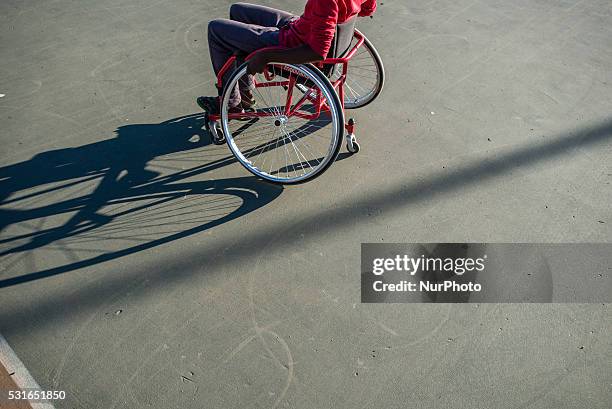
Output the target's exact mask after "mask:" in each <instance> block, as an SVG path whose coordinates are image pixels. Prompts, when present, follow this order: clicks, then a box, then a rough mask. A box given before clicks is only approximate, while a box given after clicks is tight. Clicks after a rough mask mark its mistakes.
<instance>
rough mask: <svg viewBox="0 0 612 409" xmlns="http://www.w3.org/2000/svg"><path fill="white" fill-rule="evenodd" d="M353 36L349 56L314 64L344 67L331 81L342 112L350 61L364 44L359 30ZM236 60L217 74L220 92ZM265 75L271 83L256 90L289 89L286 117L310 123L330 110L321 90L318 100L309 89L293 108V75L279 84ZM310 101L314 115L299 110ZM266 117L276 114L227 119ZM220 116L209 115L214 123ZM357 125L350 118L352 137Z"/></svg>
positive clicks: (347, 126) (246, 114) (237, 115)
mask: <svg viewBox="0 0 612 409" xmlns="http://www.w3.org/2000/svg"><path fill="white" fill-rule="evenodd" d="M353 37H354V38H355V39H356V40H357V42H356V43H355V45H354V46H352V47H351V49H350V50H349V51H348V53H347V54H346V55H345V56H344V57H342V58H327V59H325V60H323V61H317V62H316V63H314V64H313V65H314V66H316V67H317V68H319V69H322V68H323V67H324V66H325V65H336V64H339V65H342V73H341V74H340V76H339V77H338V78H337V79H335V80H333V81H330V82H331V84H332V87H333V89H334V91H335V92H337V94H338V97H339V98H340V101H341V104H342V109H343V110H344V83H345V81H346V76H347V72H348V65H349V61H350V60H351V58H352V57H353V56H354V55H355V53H356V52H357V50H358V49H359V47H361V46H362V45H363V43H364V41H365V36H364V35H363V34H362V33H360V32H359V31H358V30H355V31H354V33H353ZM278 49H283V47H266V48H263V49H260V50H257V51H254V52H252V53H251V54H249V55H248V56H247V57H246V58H245V61H249V60H250V59H251V58H252V57H253V55H255V54H256V53H258V52H260V51H264V50H278ZM236 58H237V57H236V56H232V57H231V58H230V59H229V60H227V62H226V63H225V64H224V65H223V67H222V68H221V70H220V71H219V73H218V74H217V88H218V89H223V77H224V76H225V74H226V73H227V72H228V71H229V70H230V69H231V68H232V67H233V65H234V63H235V62H236ZM272 65H273V63H272ZM285 69H286V68H285ZM264 76H265V78H266V80H268V82H265V83H258V82H255V87H257V88H260V87H274V86H284V87H287V89H288V92H287V101H286V104H285V112H284V114H285V115H286V116H287V117H291V116H297V117H300V118H304V119H307V120H315V119H317V118H318V117H319V116H320V114H321V112H327V111H329V110H330V109H329V106H328V105H327V102H326V101H325V100H324V99H323V98H322V96H321V93H320V92H318V91H317V92H316V97H315V96H313V95H312V92H311V91H313V89H310V90H308V91H307V92H305V93H304V96H303V97H302V98H301V99H300V100H298V101H297V102H296V103H295V105H293V89H294V86H295V83H296V81H297V79H296V77H295V76H294V75H291V74H290V75H289V78H288V79H284V80H280V81H273V79H274V77H273V75H272V74H270V72H269V71H268V69H267V68H266V69H265V70H264ZM307 101H308V102H310V103H312V105H313V106H314V107H315V108H316V110H315V112H314V113H305V112H300V111H299V109H300V108H301V107H302V106H303V105H304V104H305V103H306V102H307ZM266 116H274V114H273V113H270V112H244V113H228V119H248V118H256V117H266ZM220 117H221V115H214V114H211V115H210V116H209V119H210V120H212V121H218V120H219V119H220ZM354 126H355V124H354V121H353V120H352V119H349V121H348V122H347V123H346V124H344V127H345V129H346V131H347V132H348V133H349V134H353V128H354Z"/></svg>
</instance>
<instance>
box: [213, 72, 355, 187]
mask: <svg viewBox="0 0 612 409" xmlns="http://www.w3.org/2000/svg"><path fill="white" fill-rule="evenodd" d="M246 65H247V63H246V62H245V63H244V64H242V65H241V66H240V67H238V69H236V70H235V71H234V72H233V73H232V75H231V76H230V77H229V78H228V80H227V82H226V84H231V83H232V81H233V80H234V78H235V77H236V76H238V75H239V74H240V73H241V72H242V69H243V68H244V67H246ZM288 65H291V64H288ZM294 65H301V66H303V67H305V68H308V69H309V70H310V71H312V73H313V74H314V75H316V76H318V78H319V79H320V80H321V82H323V84H324V85H325V86H326V87H327V88H328V90H329V91H330V92H329V94H330V96H331V99H332V100H331V103H333V104H334V106H335V108H336V109H335V110H336V112H337V113H338V118H337V120H338V135H337V138H336V145H335V146H334V147H333V150H332V154H331V159H330V160H329V161H328V162H327V163H326V164H325V165H324V166H323V167H321V168H320V169H319V170H318V171H317V172H316V173H313V174H310V175H309V176H308V177H307V178H305V179H301V180H298V181H283V182H280V181H275V180H270V179H267V178H265V177H263V176H262V175H259V174H257V173H256V172H254V171H253V170H252V169H250V168H249V167H247V166H245V165H244V164H242V162H241V161H240V159H239V158H238V157H236V160H237V161H238V162H240V163H241V164H242V165H243V167H244V168H245V169H247V170H248V171H249V172H251V173H252V174H253V175H255V176H257V177H259V178H261V179H262V180H265V181H266V182H268V183H272V184H275V185H299V184H302V183H305V182H308V181H311V180H313V179H315V178H317V177H319V176H321V175H322V174H323V173H325V171H326V170H327V169H329V167H330V166H331V165H332V163H334V162H335V161H336V158H337V157H338V154H339V153H340V148H341V146H342V143H343V142H344V111H343V110H342V103H341V102H340V98H339V97H338V93H337V92H336V90H335V89H334V87H333V85H332V84H331V82H330V81H329V78H327V77H326V76H325V74H323V73H322V72H321V70H319V69H318V68H317V67H315V66H314V65H312V64H294ZM225 91H227V89H226V90H225ZM225 91H224V93H223V96H222V97H221V104H223V101H225ZM221 111H222V112H223V107H222V108H221ZM226 120H227V119H226V118H224V117H223V114H222V115H221V121H223V122H225V121H226ZM221 126H222V128H223V124H222V125H221ZM226 140H227V137H226ZM228 147H229V144H228ZM230 151H231V152H232V154H234V152H233V151H232V150H231V147H230ZM234 156H236V154H234Z"/></svg>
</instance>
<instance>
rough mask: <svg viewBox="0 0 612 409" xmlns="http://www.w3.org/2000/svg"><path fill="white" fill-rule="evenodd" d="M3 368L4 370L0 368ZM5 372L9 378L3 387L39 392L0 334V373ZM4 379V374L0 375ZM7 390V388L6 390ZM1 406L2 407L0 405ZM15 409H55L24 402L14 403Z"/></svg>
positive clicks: (46, 405)
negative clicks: (10, 386)
mask: <svg viewBox="0 0 612 409" xmlns="http://www.w3.org/2000/svg"><path fill="white" fill-rule="evenodd" d="M2 367H4V368H2ZM4 370H6V372H7V373H6V376H8V377H9V379H7V381H6V382H2V385H3V387H5V386H4V385H5V384H6V385H7V386H8V385H9V384H14V385H15V386H17V388H18V389H21V390H34V389H35V390H40V389H41V388H40V386H39V385H38V383H37V382H36V381H35V380H34V378H32V375H30V372H28V370H27V368H26V367H25V366H24V365H23V362H21V360H20V359H19V357H17V355H16V354H15V351H13V349H12V348H11V347H10V345H9V344H8V342H6V339H4V337H3V336H2V334H0V372H4ZM0 376H3V377H4V374H0ZM7 389H9V388H7ZM0 406H2V405H0ZM14 407H15V408H29V407H31V408H32V409H55V406H54V405H53V404H51V403H37V402H31V403H29V406H28V404H26V403H25V402H24V401H20V402H19V403H16V404H15V406H14Z"/></svg>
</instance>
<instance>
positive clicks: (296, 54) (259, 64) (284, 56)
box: [248, 45, 323, 74]
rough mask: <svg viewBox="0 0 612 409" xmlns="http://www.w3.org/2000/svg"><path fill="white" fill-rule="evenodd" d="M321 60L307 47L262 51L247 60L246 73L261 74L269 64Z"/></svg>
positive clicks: (304, 62) (319, 56)
mask: <svg viewBox="0 0 612 409" xmlns="http://www.w3.org/2000/svg"><path fill="white" fill-rule="evenodd" d="M321 60H323V57H322V56H321V55H319V54H317V53H316V52H314V51H313V50H312V48H310V46H308V45H302V46H299V47H295V48H287V49H279V50H264V51H260V52H258V53H255V54H254V55H253V57H252V58H251V59H250V60H249V62H248V71H249V73H250V74H255V73H256V72H263V70H264V68H265V67H266V65H267V64H268V63H271V62H280V63H285V64H306V63H311V62H316V61H321Z"/></svg>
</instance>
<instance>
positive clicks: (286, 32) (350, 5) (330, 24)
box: [279, 0, 376, 58]
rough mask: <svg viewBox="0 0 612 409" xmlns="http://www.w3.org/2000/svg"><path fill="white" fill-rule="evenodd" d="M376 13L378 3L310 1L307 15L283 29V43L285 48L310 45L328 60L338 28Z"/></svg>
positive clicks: (281, 34)
mask: <svg viewBox="0 0 612 409" xmlns="http://www.w3.org/2000/svg"><path fill="white" fill-rule="evenodd" d="M374 11H376V0H308V1H307V2H306V7H305V8H304V14H302V15H301V16H300V18H298V19H296V20H294V21H292V22H291V23H289V24H288V25H286V26H285V27H283V28H281V30H280V34H279V43H280V45H282V46H284V47H299V46H301V45H303V44H308V46H309V47H310V48H312V50H313V51H314V52H316V53H317V54H319V55H320V56H321V57H323V58H325V57H327V53H328V52H329V49H330V47H331V44H332V40H333V39H334V35H335V34H336V25H338V24H342V23H344V22H345V21H347V20H349V19H350V18H352V17H354V16H356V15H359V16H361V17H366V16H371V15H372V14H374Z"/></svg>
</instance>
